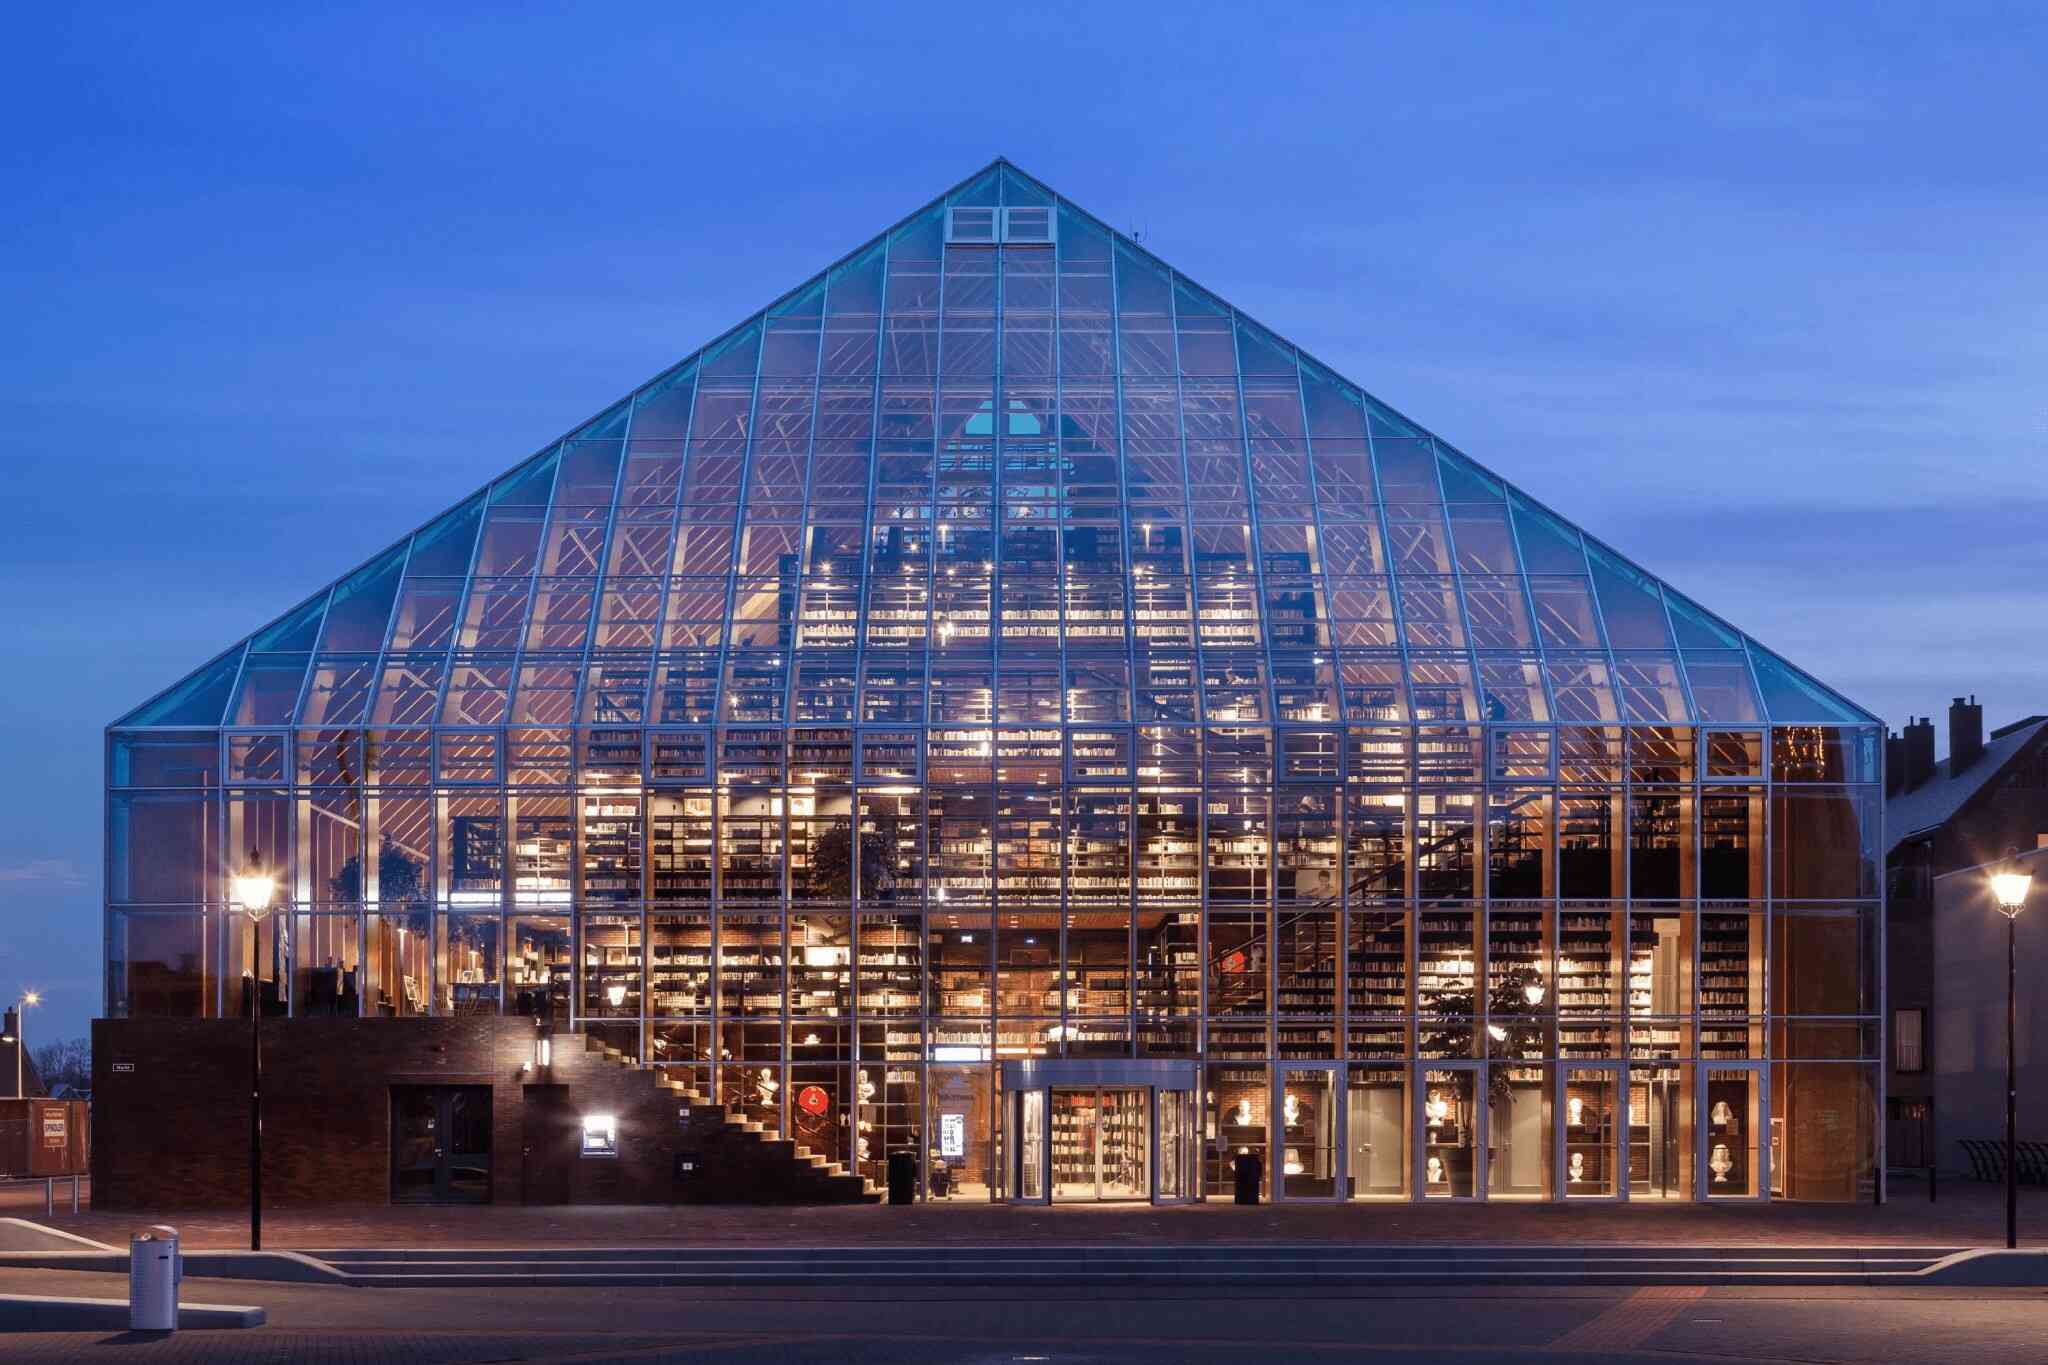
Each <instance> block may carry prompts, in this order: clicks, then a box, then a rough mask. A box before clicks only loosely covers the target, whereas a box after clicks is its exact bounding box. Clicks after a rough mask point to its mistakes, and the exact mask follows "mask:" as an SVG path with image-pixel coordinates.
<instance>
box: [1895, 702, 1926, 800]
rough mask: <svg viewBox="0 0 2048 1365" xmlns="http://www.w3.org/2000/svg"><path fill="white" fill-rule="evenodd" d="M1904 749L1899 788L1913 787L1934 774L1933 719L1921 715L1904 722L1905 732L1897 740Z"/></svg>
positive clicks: (1911, 788) (1906, 789) (1909, 789)
mask: <svg viewBox="0 0 2048 1365" xmlns="http://www.w3.org/2000/svg"><path fill="white" fill-rule="evenodd" d="M1899 742H1900V745H1901V747H1903V748H1904V749H1905V751H1906V760H1905V763H1904V765H1903V766H1904V768H1905V771H1904V772H1903V773H1901V774H1900V775H1899V790H1900V791H1908V792H1909V791H1911V790H1913V788H1915V787H1917V786H1919V785H1920V784H1921V783H1922V782H1925V781H1926V780H1927V779H1928V778H1930V777H1932V776H1934V721H1933V719H1932V718H1931V717H1928V716H1922V717H1920V719H1918V720H1914V721H1908V722H1907V723H1906V732H1905V735H1904V737H1903V738H1902V739H1901V740H1900V741H1899Z"/></svg>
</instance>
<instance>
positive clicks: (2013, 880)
mask: <svg viewBox="0 0 2048 1365" xmlns="http://www.w3.org/2000/svg"><path fill="white" fill-rule="evenodd" d="M2033 888H2034V874H2033V873H2031V872H2029V871H2027V868H2026V864H2024V863H2022V862H2021V861H2020V859H2019V852H2018V850H2017V849H2015V850H2014V851H2012V852H2010V853H2007V854H2006V855H2005V862H2004V864H2003V865H2002V866H2000V867H1999V869H1998V870H1997V871H1996V872H1993V873H1992V874H1991V894H1992V896H1993V897H1994V898H1995V899H1996V900H1997V901H1998V911H1999V913H2000V914H2002V915H2004V916H2005V917H2006V918H2007V919H2017V918H2018V917H2019V913H2020V911H2022V910H2024V909H2026V908H2027V893H2028V892H2029V891H2031V890H2033Z"/></svg>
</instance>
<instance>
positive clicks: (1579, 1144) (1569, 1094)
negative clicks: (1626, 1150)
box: [1564, 1067, 1621, 1198]
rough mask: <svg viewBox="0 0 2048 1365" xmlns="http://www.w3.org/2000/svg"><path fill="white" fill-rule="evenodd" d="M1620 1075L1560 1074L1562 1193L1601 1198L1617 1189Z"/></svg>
mask: <svg viewBox="0 0 2048 1365" xmlns="http://www.w3.org/2000/svg"><path fill="white" fill-rule="evenodd" d="M1620 1123H1621V1073H1620V1072H1619V1071H1618V1070H1615V1069H1613V1068H1609V1067H1583V1068H1582V1067H1567V1068H1565V1073H1564V1161H1565V1169H1564V1192H1565V1196H1566V1197H1567V1198H1604V1197H1607V1196H1609V1195H1612V1194H1614V1193H1615V1191H1616V1189H1617V1188H1618V1186H1617V1184H1616V1176H1617V1173H1618V1170H1619V1166H1618V1160H1619V1146H1618V1138H1619V1135H1620V1131H1621V1129H1620Z"/></svg>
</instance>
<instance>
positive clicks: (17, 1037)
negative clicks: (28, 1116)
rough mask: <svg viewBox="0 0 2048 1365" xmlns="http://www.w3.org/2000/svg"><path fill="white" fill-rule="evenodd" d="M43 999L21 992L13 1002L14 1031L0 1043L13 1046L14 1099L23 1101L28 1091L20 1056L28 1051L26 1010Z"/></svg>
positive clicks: (31, 993) (28, 992) (30, 993)
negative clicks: (23, 1078)
mask: <svg viewBox="0 0 2048 1365" xmlns="http://www.w3.org/2000/svg"><path fill="white" fill-rule="evenodd" d="M42 1003H43V997H42V996H41V995H39V994H38V993H36V992H35V991H23V992H22V993H21V999H19V1000H17V1001H15V1002H14V1010H13V1013H14V1031H13V1033H12V1034H10V1035H9V1036H8V1037H7V1038H5V1039H0V1042H10V1043H13V1044H14V1098H16V1099H23V1098H25V1097H26V1096H27V1095H28V1090H27V1088H26V1086H25V1083H24V1082H23V1080H22V1074H23V1068H22V1065H21V1059H22V1054H24V1053H26V1052H27V1051H28V1010H29V1006H31V1005H40V1004H42Z"/></svg>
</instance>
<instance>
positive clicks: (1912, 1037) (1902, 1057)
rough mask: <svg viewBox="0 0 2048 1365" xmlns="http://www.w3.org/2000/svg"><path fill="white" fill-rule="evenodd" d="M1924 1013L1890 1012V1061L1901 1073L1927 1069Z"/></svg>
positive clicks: (1920, 1011)
mask: <svg viewBox="0 0 2048 1365" xmlns="http://www.w3.org/2000/svg"><path fill="white" fill-rule="evenodd" d="M1925 1028H1926V1012H1925V1011H1924V1010H1893V1011H1892V1060H1893V1062H1894V1063H1895V1064H1896V1065H1897V1067H1898V1069H1899V1070H1901V1071H1925V1070H1926V1069H1927V1051H1926V1048H1925V1046H1924V1044H1925V1040H1926V1033H1925Z"/></svg>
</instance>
